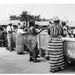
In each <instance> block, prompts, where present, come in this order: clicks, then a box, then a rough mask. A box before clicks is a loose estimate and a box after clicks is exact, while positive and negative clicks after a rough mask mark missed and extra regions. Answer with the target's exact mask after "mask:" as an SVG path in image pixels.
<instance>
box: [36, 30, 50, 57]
mask: <svg viewBox="0 0 75 75" xmlns="http://www.w3.org/2000/svg"><path fill="white" fill-rule="evenodd" d="M48 41H49V35H48V33H47V30H44V31H42V32H41V33H40V34H39V35H38V36H37V42H38V48H39V53H40V56H43V55H44V53H45V54H46V55H47V53H48Z"/></svg>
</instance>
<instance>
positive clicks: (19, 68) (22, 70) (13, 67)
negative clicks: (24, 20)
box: [0, 47, 75, 74]
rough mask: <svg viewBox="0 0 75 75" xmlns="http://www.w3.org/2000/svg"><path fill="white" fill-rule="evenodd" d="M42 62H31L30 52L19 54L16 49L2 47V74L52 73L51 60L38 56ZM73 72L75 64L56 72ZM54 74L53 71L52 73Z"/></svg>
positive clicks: (0, 52) (0, 51)
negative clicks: (9, 49) (10, 49)
mask: <svg viewBox="0 0 75 75" xmlns="http://www.w3.org/2000/svg"><path fill="white" fill-rule="evenodd" d="M38 60H40V62H37V63H34V62H29V54H28V53H27V52H25V54H22V55H18V54H17V53H16V52H15V51H12V52H10V51H8V50H6V48H4V47H0V74H50V73H51V72H49V69H50V65H49V61H48V60H45V58H42V57H41V58H38ZM58 73H59V74H60V73H61V74H62V73H63V74H73V73H75V66H69V67H68V69H65V70H62V71H58V72H56V74H58ZM51 74H52V73H51Z"/></svg>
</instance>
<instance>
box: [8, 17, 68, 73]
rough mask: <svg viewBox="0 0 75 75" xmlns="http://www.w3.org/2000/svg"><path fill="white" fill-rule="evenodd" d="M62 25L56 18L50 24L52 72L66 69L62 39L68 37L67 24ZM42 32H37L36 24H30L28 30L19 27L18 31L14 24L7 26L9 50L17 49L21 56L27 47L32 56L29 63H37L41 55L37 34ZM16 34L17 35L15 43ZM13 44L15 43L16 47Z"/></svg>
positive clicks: (49, 45) (49, 46) (49, 44)
mask: <svg viewBox="0 0 75 75" xmlns="http://www.w3.org/2000/svg"><path fill="white" fill-rule="evenodd" d="M62 25H63V26H62ZM62 25H60V19H57V18H56V19H54V23H52V24H50V25H49V26H48V29H47V31H48V35H49V36H50V39H49V43H48V48H49V60H50V71H51V72H55V71H57V70H60V69H64V68H65V60H64V50H63V41H62V39H61V38H62V37H66V36H67V33H66V31H65V29H66V28H65V25H66V23H65V22H63V23H62ZM42 30H43V29H40V30H38V31H37V28H36V26H35V22H30V23H29V28H28V29H26V28H23V26H21V25H18V29H17V30H15V31H14V28H13V26H12V24H9V25H8V26H7V41H8V48H9V50H10V51H12V50H13V49H14V48H15V50H16V52H17V53H18V54H19V53H23V52H24V50H25V47H27V48H28V50H29V55H30V58H29V61H34V62H37V61H38V60H37V57H38V54H39V51H38V42H37V34H39V33H40V32H41V31H42ZM14 33H16V34H15V39H14V42H13V34H14ZM13 43H15V45H14V44H13Z"/></svg>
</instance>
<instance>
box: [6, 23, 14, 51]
mask: <svg viewBox="0 0 75 75" xmlns="http://www.w3.org/2000/svg"><path fill="white" fill-rule="evenodd" d="M13 31H14V29H13V26H12V23H10V24H8V26H7V42H8V49H9V50H10V51H12V50H13Z"/></svg>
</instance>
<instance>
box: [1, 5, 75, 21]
mask: <svg viewBox="0 0 75 75" xmlns="http://www.w3.org/2000/svg"><path fill="white" fill-rule="evenodd" d="M22 11H28V12H29V14H32V15H41V18H46V19H50V18H52V17H53V16H58V17H59V18H60V19H62V20H69V21H75V4H0V20H8V19H9V16H10V15H20V14H21V13H22Z"/></svg>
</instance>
